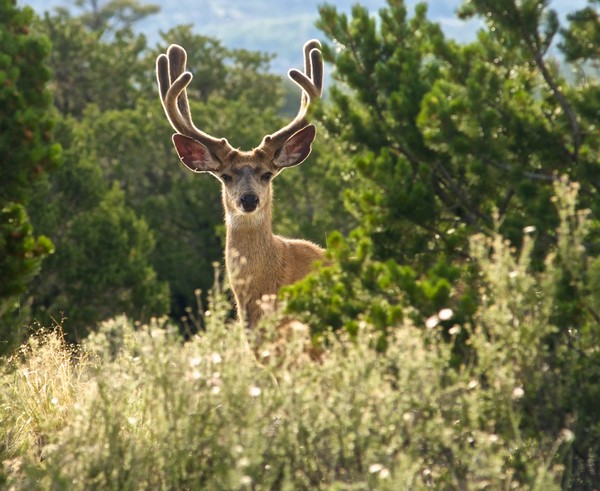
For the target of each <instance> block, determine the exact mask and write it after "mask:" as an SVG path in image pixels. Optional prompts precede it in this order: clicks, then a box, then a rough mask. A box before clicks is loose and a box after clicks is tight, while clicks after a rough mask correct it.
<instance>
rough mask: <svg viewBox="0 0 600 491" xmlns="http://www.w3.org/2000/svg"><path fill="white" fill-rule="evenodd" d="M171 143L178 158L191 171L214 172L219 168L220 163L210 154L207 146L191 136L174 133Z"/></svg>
mask: <svg viewBox="0 0 600 491" xmlns="http://www.w3.org/2000/svg"><path fill="white" fill-rule="evenodd" d="M173 145H175V150H177V154H178V155H179V159H180V160H181V161H182V162H183V163H184V164H185V166H186V167H187V168H188V169H190V170H191V171H194V172H216V171H218V170H219V169H220V168H221V163H220V162H219V161H218V160H216V159H215V158H214V157H213V156H212V154H211V153H210V151H209V150H208V148H206V147H205V146H204V145H203V144H202V143H200V142H199V141H197V140H194V139H193V138H190V137H188V136H183V135H180V134H179V133H175V134H174V135H173Z"/></svg>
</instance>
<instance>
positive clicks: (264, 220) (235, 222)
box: [156, 39, 325, 329]
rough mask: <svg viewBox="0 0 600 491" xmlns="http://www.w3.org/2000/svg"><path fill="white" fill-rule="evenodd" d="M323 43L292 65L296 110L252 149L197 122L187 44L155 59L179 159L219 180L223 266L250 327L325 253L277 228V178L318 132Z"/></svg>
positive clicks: (299, 159)
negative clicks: (313, 119) (315, 112)
mask: <svg viewBox="0 0 600 491" xmlns="http://www.w3.org/2000/svg"><path fill="white" fill-rule="evenodd" d="M320 48H321V45H320V43H319V41H317V40H314V39H313V40H310V41H308V42H307V43H306V44H305V45H304V71H303V72H302V71H300V70H297V69H291V70H289V72H288V76H289V78H290V79H291V80H292V81H293V82H294V83H295V84H296V85H298V86H299V87H300V89H301V91H302V95H301V100H300V108H299V110H298V113H297V114H296V116H295V117H294V118H293V119H292V120H291V122H289V123H288V124H287V125H286V126H284V127H282V128H280V129H278V130H277V131H275V132H274V133H272V134H270V135H266V136H264V137H263V139H262V141H261V143H260V144H259V146H258V147H256V148H254V149H253V150H251V151H243V150H240V149H236V148H233V147H232V146H231V144H230V143H229V142H228V141H227V139H226V138H215V137H213V136H211V135H209V134H208V133H205V132H204V131H202V130H200V129H198V128H197V127H196V126H195V125H194V123H193V121H192V116H191V111H190V105H189V101H188V97H187V90H186V88H187V86H188V85H189V84H190V82H191V81H192V77H193V76H192V74H191V73H190V72H189V71H186V62H187V53H186V51H185V49H183V48H182V47H181V46H179V45H176V44H172V45H171V46H169V48H168V49H167V52H166V54H164V53H163V54H160V55H159V56H158V58H157V60H156V76H157V81H158V90H159V96H160V100H161V103H162V106H163V109H164V112H165V115H166V116H167V119H168V121H169V122H170V123H171V126H172V127H173V129H174V130H175V131H176V133H175V134H174V135H173V137H172V141H173V145H174V146H175V150H176V152H177V155H178V157H179V159H180V160H181V162H182V163H183V164H184V165H185V167H187V168H188V169H189V170H191V171H192V172H196V173H208V174H212V175H213V176H214V177H216V178H217V179H218V180H219V181H220V182H221V197H222V203H223V208H224V215H225V217H224V220H225V229H226V233H225V269H226V272H227V276H228V279H229V284H230V287H231V290H232V292H233V295H234V298H235V303H236V310H237V316H238V318H239V319H240V320H242V321H243V322H244V323H245V324H246V326H247V327H248V328H249V329H252V328H253V327H255V326H256V325H257V323H258V322H259V320H260V319H261V317H262V315H263V308H261V305H260V303H261V301H263V300H264V299H265V297H266V298H274V297H275V296H276V295H277V293H278V292H279V289H280V288H281V287H282V286H285V285H289V284H292V283H295V282H297V281H299V280H301V279H302V278H304V277H305V276H306V275H307V274H308V273H309V272H310V271H311V270H312V269H313V266H314V264H315V263H316V262H318V261H322V260H323V258H324V253H325V251H324V249H323V248H322V247H320V246H319V245H317V244H315V243H313V242H310V241H308V240H302V239H290V238H286V237H282V236H279V235H275V234H274V233H273V229H272V207H273V184H272V183H273V179H274V178H275V177H276V176H277V175H279V173H281V172H282V171H283V170H284V169H287V168H289V167H294V166H297V165H299V164H301V163H302V162H304V161H305V160H306V158H307V157H308V156H309V154H310V153H311V150H312V143H313V141H314V139H315V135H316V127H315V126H314V125H313V124H310V122H309V121H308V114H309V109H311V107H312V106H314V103H315V102H316V101H317V100H319V99H320V98H321V94H322V90H323V71H324V70H323V58H322V54H321V50H320Z"/></svg>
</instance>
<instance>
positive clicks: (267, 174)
mask: <svg viewBox="0 0 600 491" xmlns="http://www.w3.org/2000/svg"><path fill="white" fill-rule="evenodd" d="M272 177H273V173H272V172H265V173H264V174H263V175H262V176H260V178H261V179H262V180H263V181H265V182H268V181H270V180H271V178H272Z"/></svg>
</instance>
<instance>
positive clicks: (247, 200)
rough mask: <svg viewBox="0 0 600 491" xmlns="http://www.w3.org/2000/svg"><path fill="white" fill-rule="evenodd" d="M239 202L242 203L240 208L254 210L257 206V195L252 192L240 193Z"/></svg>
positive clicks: (248, 210)
mask: <svg viewBox="0 0 600 491" xmlns="http://www.w3.org/2000/svg"><path fill="white" fill-rule="evenodd" d="M240 202H241V203H242V208H243V209H244V211H247V212H250V211H254V210H256V207H257V206H258V196H256V194H254V193H246V194H243V195H242V198H241V199H240Z"/></svg>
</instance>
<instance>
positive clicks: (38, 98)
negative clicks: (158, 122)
mask: <svg viewBox="0 0 600 491" xmlns="http://www.w3.org/2000/svg"><path fill="white" fill-rule="evenodd" d="M32 20H33V11H32V10H31V9H29V8H23V9H20V8H17V7H16V6H15V2H14V1H12V0H2V2H0V42H1V43H2V53H1V54H0V154H1V155H2V165H0V278H1V281H0V352H3V351H4V350H5V349H6V348H7V347H8V346H10V344H11V343H13V342H17V343H18V342H20V339H19V335H18V332H20V331H19V330H17V328H16V326H15V325H16V323H17V320H16V317H15V316H19V315H20V312H19V310H18V307H19V298H18V296H19V295H20V294H22V293H23V292H24V291H25V290H26V288H27V285H28V284H29V282H30V281H31V279H32V278H34V277H35V276H36V274H37V273H38V271H39V269H40V265H41V261H42V259H43V258H44V257H45V256H46V255H48V254H49V253H51V252H52V250H53V246H52V243H51V242H50V241H49V240H48V239H47V238H46V237H43V236H40V237H35V236H34V234H33V229H32V226H31V223H30V222H29V217H28V214H27V210H26V205H27V203H28V202H29V200H30V199H31V189H32V185H33V184H34V183H35V182H36V181H38V180H39V179H40V177H41V176H43V175H44V173H45V172H47V171H49V170H52V169H54V168H55V167H57V165H58V162H59V158H60V147H59V146H58V145H56V144H54V143H53V142H52V128H53V125H54V118H53V116H51V111H50V107H51V97H50V93H49V91H48V90H47V89H46V83H47V82H48V80H49V77H50V74H49V71H48V69H47V67H46V66H45V64H44V63H45V60H46V58H47V57H48V52H49V44H48V41H47V39H45V38H44V37H41V36H36V35H32V34H30V26H31V23H32Z"/></svg>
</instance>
